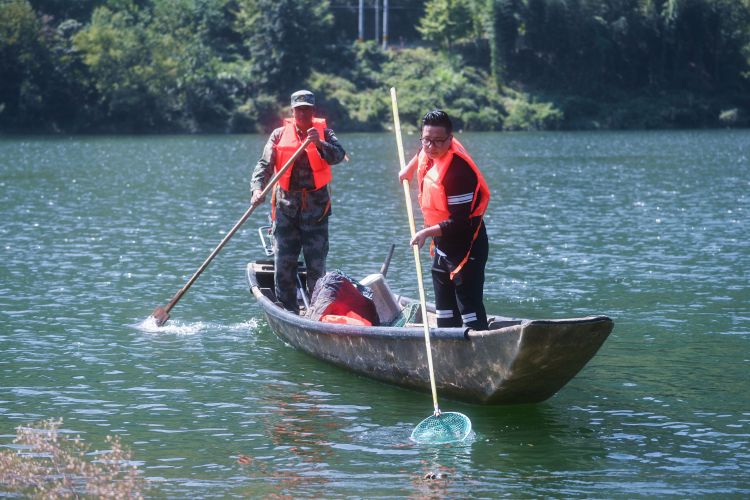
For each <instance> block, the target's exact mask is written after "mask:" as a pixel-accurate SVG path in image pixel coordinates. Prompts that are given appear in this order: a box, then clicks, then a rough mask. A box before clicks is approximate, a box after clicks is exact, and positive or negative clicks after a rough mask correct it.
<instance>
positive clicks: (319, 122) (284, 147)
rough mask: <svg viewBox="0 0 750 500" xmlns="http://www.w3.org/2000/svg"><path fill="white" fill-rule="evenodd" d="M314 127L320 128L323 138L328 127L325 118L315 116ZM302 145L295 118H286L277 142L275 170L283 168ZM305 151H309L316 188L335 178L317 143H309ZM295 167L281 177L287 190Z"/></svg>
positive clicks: (281, 183) (308, 156)
mask: <svg viewBox="0 0 750 500" xmlns="http://www.w3.org/2000/svg"><path fill="white" fill-rule="evenodd" d="M313 127H315V128H316V129H317V130H318V133H319V134H320V139H321V140H323V138H324V137H325V129H326V121H325V118H313ZM301 145H302V140H300V138H299V137H298V136H297V127H296V126H295V124H294V119H293V118H286V119H284V131H283V132H282V133H281V138H280V139H279V142H278V144H276V165H274V171H275V172H278V171H279V170H281V167H283V166H284V164H286V162H287V161H288V160H289V158H291V157H292V155H293V154H294V152H295V151H297V149H299V147H300V146H301ZM305 151H306V152H307V159H308V160H310V167H311V168H312V171H313V179H314V180H315V189H320V188H322V187H323V186H325V185H326V184H328V183H329V182H331V179H332V178H333V176H332V174H331V166H330V165H329V164H328V162H326V161H325V160H324V159H323V157H321V156H320V153H319V152H318V148H317V147H316V146H315V144H312V143H310V144H308V145H307V148H305ZM293 169H294V167H292V168H290V169H289V170H287V171H286V172H285V173H284V175H282V176H281V178H280V179H279V185H280V186H281V187H282V188H284V189H285V190H287V191H289V182H290V180H291V178H292V170H293Z"/></svg>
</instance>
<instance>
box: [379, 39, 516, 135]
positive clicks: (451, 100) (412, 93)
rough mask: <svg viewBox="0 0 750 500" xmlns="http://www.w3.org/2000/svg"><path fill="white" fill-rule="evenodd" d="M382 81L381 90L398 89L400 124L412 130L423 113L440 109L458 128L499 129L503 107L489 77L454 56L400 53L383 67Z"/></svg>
mask: <svg viewBox="0 0 750 500" xmlns="http://www.w3.org/2000/svg"><path fill="white" fill-rule="evenodd" d="M383 81H384V83H385V86H384V87H385V88H384V90H385V89H387V88H389V87H396V88H397V89H398V92H399V112H400V114H401V122H402V124H404V125H406V124H413V125H414V126H415V127H416V126H418V124H419V121H420V120H421V118H422V116H423V115H424V113H425V112H427V111H429V110H430V109H434V108H441V109H444V110H445V111H446V112H447V113H449V114H450V115H451V117H453V118H454V126H455V127H456V128H459V129H461V128H465V129H467V130H473V129H475V127H477V129H478V128H479V126H480V124H481V129H484V130H499V129H500V128H501V127H502V115H503V113H504V109H503V104H502V102H501V100H500V96H499V95H498V94H497V93H496V91H495V90H494V85H492V82H491V79H490V77H489V76H488V75H487V74H486V73H484V72H482V71H480V70H477V69H476V68H472V67H469V66H465V65H464V64H463V61H462V60H461V58H459V57H457V56H451V55H449V54H447V53H445V52H437V51H433V50H430V49H424V48H418V49H409V50H403V51H400V52H398V53H396V54H395V55H394V57H393V59H392V60H391V61H389V62H388V63H386V64H385V65H383ZM488 110H494V111H488Z"/></svg>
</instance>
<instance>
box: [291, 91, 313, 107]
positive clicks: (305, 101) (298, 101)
mask: <svg viewBox="0 0 750 500" xmlns="http://www.w3.org/2000/svg"><path fill="white" fill-rule="evenodd" d="M297 106H315V95H314V94H313V93H312V92H310V91H309V90H298V91H297V92H295V93H294V94H292V107H293V108H296V107H297Z"/></svg>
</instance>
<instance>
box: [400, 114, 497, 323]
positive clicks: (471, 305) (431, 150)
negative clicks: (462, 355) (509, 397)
mask: <svg viewBox="0 0 750 500" xmlns="http://www.w3.org/2000/svg"><path fill="white" fill-rule="evenodd" d="M452 132H453V124H452V123H451V119H450V117H449V116H448V115H447V114H446V113H445V112H444V111H441V110H433V111H430V112H428V113H427V114H426V115H424V117H423V118H422V137H421V138H420V142H421V144H422V148H421V150H420V151H419V153H418V154H417V155H416V156H415V157H414V158H413V159H412V160H411V162H409V165H408V166H406V167H405V168H404V169H403V170H402V171H401V172H399V179H400V180H401V181H403V180H404V179H407V180H409V181H411V178H412V176H413V175H414V170H415V169H416V170H417V181H418V183H419V206H420V207H421V209H422V214H423V215H424V221H425V227H424V229H421V230H420V231H418V232H417V233H416V234H415V235H414V238H413V239H412V240H411V242H410V244H412V245H418V246H419V248H422V245H424V242H425V240H426V239H427V238H432V240H433V248H431V250H434V254H433V262H432V284H433V287H434V289H435V309H436V316H437V325H438V327H460V326H462V325H465V326H467V327H469V328H473V329H475V330H486V329H487V313H486V312H485V309H484V303H483V302H482V297H483V293H484V268H485V265H486V264H487V256H488V254H489V242H488V240H487V230H486V229H485V226H484V221H483V220H482V216H483V215H484V213H485V211H486V209H487V204H488V203H489V201H490V191H489V189H488V187H487V183H486V182H485V180H484V177H483V176H482V173H481V172H480V171H479V168H478V167H477V166H476V164H475V163H474V160H472V159H471V156H469V154H468V153H467V152H466V150H465V149H464V147H463V146H462V145H461V143H460V142H458V140H456V138H455V137H453V135H452Z"/></svg>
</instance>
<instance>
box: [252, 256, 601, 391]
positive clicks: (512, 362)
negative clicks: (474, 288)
mask: <svg viewBox="0 0 750 500" xmlns="http://www.w3.org/2000/svg"><path fill="white" fill-rule="evenodd" d="M262 265H263V264H262V263H260V264H259V263H251V264H249V265H248V269H247V278H248V282H249V284H250V288H251V291H252V293H253V295H254V296H255V298H256V299H257V300H258V303H259V305H260V306H261V308H262V309H263V312H264V314H265V316H266V319H267V321H268V324H269V326H270V328H271V330H272V331H273V332H274V333H275V334H276V335H277V336H278V337H280V338H281V339H282V340H284V341H285V342H287V343H289V344H291V345H292V346H294V347H296V348H297V349H300V350H302V351H304V352H306V353H308V354H310V355H312V356H314V357H316V358H319V359H321V360H324V361H327V362H329V363H333V364H334V365H337V366H340V367H342V368H346V369H348V370H351V371H353V372H356V373H359V374H362V375H365V376H368V377H372V378H374V379H377V380H381V381H384V382H388V383H392V384H396V385H399V386H403V387H409V388H412V389H416V390H420V391H426V392H429V391H430V376H429V369H428V366H427V355H426V350H425V342H424V330H423V327H422V326H407V327H402V328H396V327H362V326H352V325H339V324H329V323H322V322H319V321H312V320H309V319H307V318H304V317H301V316H297V315H295V314H292V313H290V312H288V311H286V310H284V309H283V308H281V307H279V306H278V305H276V303H275V302H274V301H273V300H272V299H271V298H269V296H268V290H265V291H264V290H263V287H261V286H259V284H258V272H259V269H262V267H259V266H262ZM266 270H267V269H266ZM401 300H402V301H408V300H409V299H403V298H402V299H401ZM490 326H491V328H492V329H491V330H487V331H474V330H467V329H464V328H431V329H430V341H431V344H432V357H433V366H434V371H435V384H436V388H437V391H438V393H439V394H440V396H441V397H448V398H451V399H456V400H461V401H466V402H470V403H478V404H521V403H537V402H540V401H544V400H546V399H548V398H549V397H551V396H552V395H554V394H555V393H557V392H558V391H559V390H560V389H561V388H562V387H563V386H564V385H565V384H566V383H567V382H568V381H570V380H571V379H572V378H573V377H574V376H575V375H576V374H577V373H578V372H579V371H580V370H581V369H582V368H583V367H584V366H585V365H586V363H587V362H588V361H589V360H590V359H591V358H592V357H593V356H594V355H595V354H596V352H597V351H598V350H599V348H600V347H601V345H602V344H603V343H604V341H605V340H606V339H607V336H608V335H609V333H610V332H611V331H612V328H613V322H612V320H611V319H610V318H608V317H606V316H588V317H584V318H573V319H559V320H514V319H508V318H496V319H495V320H494V321H493V322H492V323H491V325H490Z"/></svg>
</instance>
